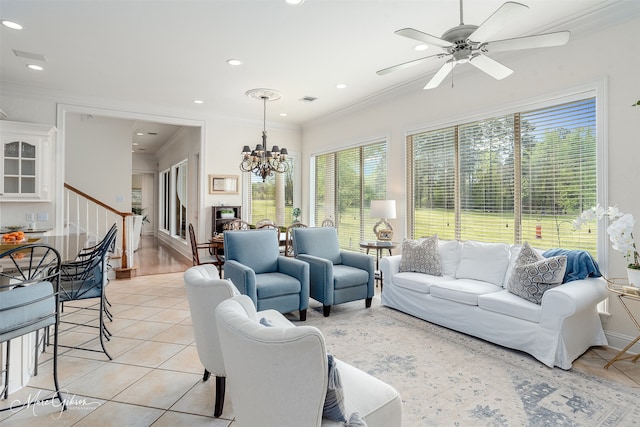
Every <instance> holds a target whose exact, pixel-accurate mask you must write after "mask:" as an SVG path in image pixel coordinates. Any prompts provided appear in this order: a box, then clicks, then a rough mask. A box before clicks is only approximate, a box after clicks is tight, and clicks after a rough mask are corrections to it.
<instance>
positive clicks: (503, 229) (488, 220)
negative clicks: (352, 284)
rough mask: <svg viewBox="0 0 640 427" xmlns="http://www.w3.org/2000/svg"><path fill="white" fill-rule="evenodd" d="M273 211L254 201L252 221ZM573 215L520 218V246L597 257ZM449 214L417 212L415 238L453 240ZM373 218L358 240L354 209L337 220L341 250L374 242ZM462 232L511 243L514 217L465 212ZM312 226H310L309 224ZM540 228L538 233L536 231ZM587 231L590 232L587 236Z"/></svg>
mask: <svg viewBox="0 0 640 427" xmlns="http://www.w3.org/2000/svg"><path fill="white" fill-rule="evenodd" d="M292 210H293V207H291V206H287V207H285V219H286V220H287V221H288V222H287V223H286V224H278V225H284V226H286V225H288V224H290V223H291V222H292V220H293V218H292V216H291V211H292ZM275 216H276V214H275V208H274V207H273V201H269V200H254V201H253V209H252V218H253V220H254V222H255V221H257V220H259V219H262V218H272V219H275ZM576 217H577V214H576V215H565V216H557V217H553V216H540V217H535V218H533V217H530V216H525V217H523V218H522V231H521V234H522V237H521V242H525V241H526V242H529V243H530V244H531V245H532V246H534V247H536V248H540V249H550V248H557V247H562V248H564V249H584V250H588V251H589V252H591V253H592V254H594V255H595V254H596V235H597V232H596V228H595V225H596V224H595V223H593V224H591V226H592V228H591V230H589V228H588V227H584V228H583V229H582V230H578V231H574V230H573V225H572V221H573V220H574V219H575V218H576ZM454 219H455V218H454V213H453V212H452V211H445V210H439V209H419V210H417V211H416V227H415V236H414V238H418V237H421V236H430V235H433V234H436V233H437V234H438V237H439V238H441V239H454V238H455V237H456V236H455V225H454V224H455V220H454ZM375 222H376V219H375V218H365V226H364V236H360V216H359V210H358V209H357V208H352V209H347V210H346V211H345V212H344V213H343V214H341V215H340V216H339V220H338V223H337V224H336V225H337V227H338V237H339V240H340V246H341V247H343V248H345V249H355V250H357V249H358V248H359V247H358V242H359V241H360V240H372V239H375V236H374V235H373V231H372V228H373V225H374V224H375ZM461 223H462V224H465V225H468V226H466V227H465V226H463V229H462V230H461V236H460V237H461V239H462V240H478V241H483V242H504V243H513V242H514V241H515V234H514V224H513V215H511V216H505V215H500V214H494V213H479V212H465V213H463V214H462V218H461ZM310 225H311V224H310ZM537 227H539V229H538V228H537ZM394 231H395V236H394V239H393V240H394V241H397V242H400V241H402V239H403V238H404V237H406V236H404V232H403V230H394ZM589 231H590V232H589Z"/></svg>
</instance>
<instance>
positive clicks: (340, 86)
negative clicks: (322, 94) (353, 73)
mask: <svg viewBox="0 0 640 427" xmlns="http://www.w3.org/2000/svg"><path fill="white" fill-rule="evenodd" d="M336 87H337V88H338V89H344V88H346V87H347V85H346V84H344V83H340V84H337V85H336Z"/></svg>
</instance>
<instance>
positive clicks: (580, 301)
mask: <svg viewBox="0 0 640 427" xmlns="http://www.w3.org/2000/svg"><path fill="white" fill-rule="evenodd" d="M472 246H473V247H472ZM483 248H486V250H485V249H483ZM479 249H480V250H479ZM520 249H521V245H511V246H510V245H507V244H501V243H491V244H489V243H481V242H458V241H455V240H453V241H451V240H450V241H439V242H438V253H439V255H440V259H441V263H442V276H433V275H430V274H424V273H418V272H413V271H404V272H400V262H401V257H402V255H395V256H388V257H385V258H382V259H381V260H380V270H381V272H382V278H383V280H384V282H383V284H384V287H383V289H382V305H384V306H387V307H391V308H394V309H397V310H400V311H403V312H405V313H408V314H411V315H413V316H416V317H418V318H420V319H423V320H427V321H429V322H432V323H436V324H438V325H441V326H444V327H447V328H450V329H454V330H456V331H460V332H464V333H466V334H469V335H473V336H476V337H478V338H482V339H484V340H487V341H490V342H493V343H495V344H498V345H501V346H504V347H508V348H512V349H516V350H521V351H524V352H527V353H529V354H531V355H532V356H533V357H535V358H536V359H538V360H539V361H541V362H542V363H544V364H545V365H547V366H549V367H554V366H558V367H560V368H562V369H570V368H571V364H572V362H573V361H574V360H575V359H576V358H578V357H579V356H580V355H581V354H582V353H584V352H585V351H586V350H587V349H588V348H589V347H591V346H597V345H607V339H606V337H605V335H604V331H603V329H602V324H601V321H600V317H599V315H598V311H597V305H598V303H599V302H601V301H602V300H604V299H605V298H606V297H607V295H608V292H607V287H606V282H605V281H604V280H603V279H602V278H591V277H589V278H585V279H581V280H575V281H571V282H568V283H564V284H562V285H560V286H556V287H554V288H552V289H549V290H547V291H546V292H544V294H543V296H542V301H541V304H539V305H538V304H535V303H533V302H529V301H527V300H526V299H524V298H521V297H519V296H517V295H514V294H513V293H511V292H509V291H508V290H507V289H506V287H507V283H508V280H509V277H510V275H511V273H512V270H513V266H514V263H515V260H516V258H517V256H518V254H519V252H520ZM474 254H475V255H474ZM470 256H472V257H475V258H476V259H473V258H470Z"/></svg>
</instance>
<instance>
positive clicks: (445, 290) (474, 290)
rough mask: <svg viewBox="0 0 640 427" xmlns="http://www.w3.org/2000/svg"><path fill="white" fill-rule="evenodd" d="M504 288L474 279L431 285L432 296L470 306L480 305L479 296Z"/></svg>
mask: <svg viewBox="0 0 640 427" xmlns="http://www.w3.org/2000/svg"><path fill="white" fill-rule="evenodd" d="M501 290H502V287H501V286H497V285H493V284H491V283H487V282H481V281H479V280H472V279H458V280H449V281H442V282H440V283H434V284H432V285H431V288H430V291H431V295H433V296H434V297H438V298H443V299H448V300H450V301H455V302H459V303H462V304H468V305H478V296H480V295H482V294H486V293H491V292H498V291H501Z"/></svg>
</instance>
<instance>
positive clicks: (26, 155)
mask: <svg viewBox="0 0 640 427" xmlns="http://www.w3.org/2000/svg"><path fill="white" fill-rule="evenodd" d="M55 131H56V129H55V127H53V126H49V125H39V124H33V123H21V122H10V121H4V120H0V144H1V146H0V160H1V161H0V201H3V202H10V201H21V202H24V201H48V200H49V184H50V181H51V164H52V163H53V159H52V150H51V147H52V145H53V138H54V136H55Z"/></svg>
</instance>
